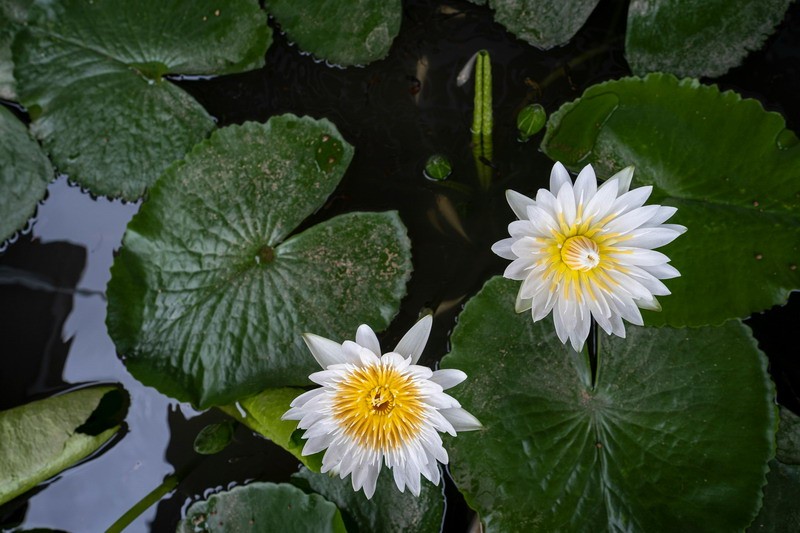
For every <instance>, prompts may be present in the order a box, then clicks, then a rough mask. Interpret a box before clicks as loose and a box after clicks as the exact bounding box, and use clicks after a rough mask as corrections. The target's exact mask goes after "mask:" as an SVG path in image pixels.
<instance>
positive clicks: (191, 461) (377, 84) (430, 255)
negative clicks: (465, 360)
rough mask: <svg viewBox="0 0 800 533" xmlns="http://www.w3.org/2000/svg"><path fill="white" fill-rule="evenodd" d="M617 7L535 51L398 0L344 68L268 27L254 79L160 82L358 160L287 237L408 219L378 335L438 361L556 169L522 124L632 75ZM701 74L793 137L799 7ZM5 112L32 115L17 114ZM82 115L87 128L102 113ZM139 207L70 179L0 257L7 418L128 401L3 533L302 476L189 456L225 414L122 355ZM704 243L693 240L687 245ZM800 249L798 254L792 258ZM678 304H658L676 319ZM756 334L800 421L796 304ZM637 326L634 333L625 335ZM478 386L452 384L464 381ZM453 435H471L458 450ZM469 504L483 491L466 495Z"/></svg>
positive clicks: (491, 27) (450, 510)
mask: <svg viewBox="0 0 800 533" xmlns="http://www.w3.org/2000/svg"><path fill="white" fill-rule="evenodd" d="M626 5H627V2H621V1H612V0H602V1H600V3H599V5H598V7H597V8H596V9H595V10H594V12H593V13H592V15H591V16H590V17H589V19H588V21H587V22H586V24H585V25H584V26H583V27H582V28H581V29H580V31H578V33H577V34H576V35H575V36H574V37H573V38H572V39H570V40H569V43H567V44H566V45H564V46H559V47H555V48H552V49H550V50H547V51H541V50H538V49H537V48H535V47H533V46H531V45H529V44H528V43H526V42H524V41H523V40H521V39H518V38H516V37H515V36H514V35H512V34H511V33H509V32H508V31H507V30H506V29H505V28H504V27H503V26H502V25H500V24H498V23H497V22H495V21H494V17H493V12H492V11H491V10H490V9H489V8H487V7H485V6H477V5H474V4H471V3H468V2H457V1H451V2H425V1H407V2H404V3H403V9H402V21H401V26H400V31H399V34H398V36H397V37H396V38H395V39H394V41H393V42H392V45H391V49H390V50H389V53H388V56H387V57H386V58H384V59H381V60H378V61H375V62H372V63H369V64H368V65H366V66H363V67H348V68H341V67H336V66H331V65H329V64H328V63H326V62H325V61H320V60H318V59H316V58H315V57H313V56H312V55H310V54H308V53H305V52H303V51H301V50H300V49H299V47H298V46H297V45H295V44H293V43H292V42H290V40H289V38H288V37H287V36H286V35H285V34H284V33H282V32H281V31H280V26H279V25H278V24H277V23H276V21H275V20H274V19H272V18H270V20H269V24H270V26H271V27H272V28H273V30H274V33H273V42H272V44H271V45H270V47H269V49H268V50H267V53H266V57H265V60H264V66H263V67H260V68H258V69H255V70H249V71H247V72H243V73H238V74H229V75H222V76H217V77H206V76H195V75H186V76H173V77H170V78H169V79H170V80H171V81H170V82H171V83H174V84H176V85H177V86H178V87H180V88H181V89H183V90H184V91H186V92H187V93H188V94H189V95H191V96H192V97H193V98H194V99H196V100H197V101H198V102H199V103H200V105H202V107H203V108H204V109H205V110H206V111H207V112H208V113H209V114H210V115H211V116H212V117H214V119H215V121H216V127H217V128H223V127H225V126H229V125H236V124H242V123H244V122H247V121H256V122H261V123H263V122H266V121H267V120H268V119H270V118H271V117H276V116H279V115H282V114H285V113H292V114H294V115H297V116H304V115H307V116H310V117H313V118H315V119H321V118H326V119H328V120H330V121H331V122H332V123H333V124H335V126H336V128H338V131H339V132H340V133H341V136H342V137H343V139H344V140H346V141H347V143H349V144H351V145H352V146H353V147H354V149H355V151H354V155H353V158H352V161H351V163H350V165H349V166H348V167H347V169H346V173H345V174H344V176H343V178H342V179H341V182H340V183H339V184H338V185H337V186H336V187H335V190H334V191H333V193H332V194H330V196H329V197H328V198H327V200H326V201H325V202H324V205H322V207H321V208H319V209H318V210H316V211H315V212H314V213H313V214H312V215H311V216H309V217H308V218H306V219H305V220H304V221H303V222H302V223H301V224H300V225H299V227H297V229H295V230H294V231H293V232H292V234H293V235H296V234H299V233H301V232H303V231H304V230H306V229H308V228H312V227H313V226H315V225H317V224H319V223H322V222H324V221H328V220H330V219H332V218H333V217H335V216H337V215H341V214H345V213H352V212H358V211H367V212H379V211H390V210H395V211H397V212H398V213H399V217H400V219H401V220H402V223H403V224H404V225H405V227H406V228H407V233H408V237H409V239H410V241H411V251H412V264H413V274H412V275H411V277H410V281H409V282H408V284H407V286H406V289H405V290H406V294H405V296H404V297H403V298H402V301H401V302H400V306H399V311H397V313H396V315H395V316H394V317H393V318H392V320H391V322H390V324H389V326H388V327H387V328H386V329H385V330H384V331H382V332H379V333H378V336H379V339H380V341H381V345H382V346H383V347H384V348H385V349H387V350H388V347H392V346H395V345H396V344H397V343H398V341H399V340H400V339H401V338H402V337H403V335H404V333H405V332H406V331H407V330H408V329H409V328H411V327H412V326H413V325H414V323H415V322H416V321H417V320H418V318H419V317H421V316H424V315H425V314H427V313H433V317H434V323H433V329H432V331H431V334H430V338H429V340H428V343H427V346H426V347H425V351H424V353H423V354H422V357H421V359H420V364H423V365H426V366H430V367H433V368H437V367H438V364H439V362H440V361H441V359H442V357H443V356H444V355H445V354H447V353H449V352H450V351H451V349H452V346H451V341H450V335H451V333H452V332H453V329H454V328H455V327H456V324H457V323H460V322H461V320H460V319H459V318H458V317H459V315H460V313H462V311H463V310H464V305H465V304H466V303H467V302H468V301H469V300H470V299H471V298H472V297H474V296H475V295H476V294H478V293H479V291H481V288H482V287H483V286H484V284H485V283H486V282H487V280H489V279H490V278H492V276H496V275H502V273H503V271H504V269H505V268H506V266H507V264H508V261H507V260H505V259H502V258H500V257H498V256H497V255H495V254H494V253H492V251H491V246H492V244H493V243H495V242H497V241H498V240H500V239H503V238H505V237H507V236H508V230H507V227H508V224H509V222H511V221H512V219H513V213H512V212H511V210H510V209H509V207H508V204H507V201H506V196H505V191H506V190H507V189H512V190H516V191H520V192H522V193H523V194H526V195H529V196H531V197H533V196H534V195H535V194H536V190H537V189H539V188H540V187H545V188H546V187H547V184H548V179H549V175H550V171H551V168H552V165H553V160H551V158H549V157H548V156H547V155H545V153H544V152H543V150H542V148H541V146H540V145H541V143H542V140H543V135H544V131H542V132H539V133H537V134H535V135H534V136H533V137H532V138H531V139H529V140H527V141H525V142H523V141H521V140H520V139H519V132H518V130H517V125H516V119H517V114H518V113H519V111H520V110H521V109H522V108H523V107H525V106H526V105H529V104H533V103H538V104H540V105H541V106H543V108H544V109H545V110H546V112H547V114H548V115H550V116H552V114H553V113H554V112H555V111H556V110H558V109H559V107H560V106H561V105H562V104H564V103H566V102H570V101H572V100H575V99H576V98H579V97H580V96H581V95H582V94H583V92H584V90H586V89H587V88H588V87H590V86H593V85H595V84H598V83H600V82H604V81H606V80H616V79H619V78H621V77H624V76H629V75H631V70H630V68H629V66H628V63H627V62H626V59H625V57H626V56H625V31H626V13H627V8H626ZM479 50H487V51H488V52H489V54H490V58H491V71H492V110H493V119H494V124H493V133H492V136H491V143H492V154H491V157H490V159H491V161H485V160H483V161H482V160H481V159H480V158H476V156H475V155H474V153H473V149H474V142H473V136H472V134H471V132H470V127H471V126H472V122H473V108H474V94H473V91H474V84H473V81H472V79H470V81H469V82H468V83H466V84H464V85H461V86H459V85H457V83H456V78H457V76H458V75H459V72H460V71H461V69H462V67H464V65H465V64H466V62H467V61H468V60H469V59H470V57H471V56H472V55H473V54H474V53H476V52H478V51H479ZM701 81H702V82H703V83H714V84H717V85H718V86H719V88H720V89H721V90H729V89H730V90H735V91H736V92H738V93H739V94H741V95H742V96H743V97H746V98H755V99H757V100H758V101H759V102H761V104H762V105H763V107H764V108H765V109H766V110H768V111H775V112H777V113H780V114H781V115H782V116H783V118H784V119H785V120H786V127H787V128H788V129H790V130H793V131H798V129H799V128H800V101H798V99H797V94H800V4H798V3H797V2H794V3H793V4H792V5H791V6H790V7H789V10H788V12H787V14H786V17H785V19H784V20H783V22H782V23H781V24H780V25H779V26H778V27H777V29H776V31H775V33H774V34H773V35H772V36H770V37H769V38H768V39H767V40H766V42H765V43H764V45H763V47H761V48H760V49H759V50H757V51H754V52H752V53H750V54H749V55H748V56H747V57H746V58H745V59H744V61H743V62H742V64H741V66H738V67H735V68H733V69H731V70H730V71H729V72H728V73H727V74H725V75H722V76H718V77H715V78H701ZM0 104H2V105H3V106H4V107H5V108H6V109H7V110H10V111H11V112H13V113H14V114H15V116H16V117H17V118H19V119H21V120H22V121H24V122H25V123H26V124H29V123H30V122H31V117H30V116H29V115H28V114H27V111H26V110H25V108H23V107H21V106H20V105H19V104H16V103H14V102H12V101H10V100H2V101H0ZM85 112H86V114H87V115H90V116H91V115H92V114H93V113H96V112H98V110H96V109H91V108H90V109H86V110H85ZM685 127H686V128H687V129H691V128H693V127H694V126H692V125H690V124H686V126H685ZM731 127H732V128H741V127H742V125H741V124H734V125H732V126H731ZM436 154H441V155H443V156H445V157H446V158H447V159H448V160H449V161H450V163H451V164H452V173H451V174H450V175H449V177H447V179H445V180H442V181H437V180H433V179H430V178H428V177H426V176H425V174H424V168H425V164H426V161H427V160H428V158H429V157H431V156H433V155H436ZM570 168H571V169H572V167H570ZM794 176H796V179H795V182H796V181H797V180H798V179H800V169H798V168H797V167H795V172H794ZM600 177H601V178H605V177H607V176H606V175H601V176H600ZM147 201H148V200H147V199H145V200H144V202H147ZM142 205H143V201H142V200H136V201H130V202H125V201H122V200H119V199H109V198H107V197H104V196H99V197H98V196H95V195H94V194H92V193H91V192H90V191H89V190H87V189H84V188H81V187H80V186H78V185H76V184H73V183H72V182H71V181H70V176H68V175H64V174H61V175H59V176H58V177H57V178H56V179H54V180H53V181H52V182H51V183H50V184H49V185H48V186H47V195H46V197H45V199H44V200H42V201H41V202H40V203H39V205H38V207H37V209H36V214H35V216H34V218H33V219H32V220H31V221H30V222H29V224H28V226H27V227H26V228H25V229H24V230H23V231H21V232H19V233H18V234H16V235H15V236H14V237H13V238H12V239H10V241H9V242H7V243H6V244H5V245H4V247H3V248H4V249H3V251H2V253H0V295H1V296H0V323H2V325H3V326H2V328H1V329H0V330H1V331H2V334H1V336H0V346H2V349H0V353H1V354H2V355H1V356H0V365H2V366H0V368H1V369H2V370H0V410H5V409H10V408H12V407H17V406H20V405H23V404H25V403H28V402H31V401H34V400H39V399H43V398H46V397H50V396H52V395H53V394H55V393H59V392H64V391H67V390H72V389H77V388H81V387H83V386H86V385H88V384H101V383H102V384H119V385H121V386H122V387H123V388H124V390H125V391H126V392H127V394H128V395H129V406H128V410H127V414H126V415H125V417H124V421H123V422H122V429H121V430H120V431H119V432H117V434H116V435H115V436H114V437H113V438H112V439H111V440H110V441H109V442H108V443H107V444H106V445H105V446H104V447H103V448H102V449H101V450H100V451H99V452H98V453H96V454H95V455H93V456H91V457H90V458H89V459H87V460H86V461H84V462H82V463H79V464H78V465H77V466H73V467H71V468H69V469H67V470H64V471H63V472H61V473H59V474H58V475H57V476H55V477H53V478H52V479H50V480H49V481H47V482H45V483H42V484H40V485H39V486H37V487H36V488H34V489H32V490H30V491H28V492H26V493H25V494H24V495H22V496H19V497H17V498H15V499H14V500H12V501H11V502H9V503H6V504H4V505H3V506H0V526H2V528H3V530H4V531H5V530H15V529H16V528H19V529H21V530H30V529H34V528H46V529H52V530H58V531H69V532H93V531H104V530H105V529H106V528H108V527H109V526H111V524H113V523H114V522H115V521H116V520H118V519H119V518H120V517H121V516H123V515H124V514H125V513H126V512H127V511H128V510H129V509H131V508H132V507H134V506H135V505H136V504H137V503H138V502H140V500H142V498H144V497H145V496H147V495H148V493H150V492H151V491H152V490H154V489H155V488H156V487H159V486H160V485H161V484H162V482H163V481H164V480H165V478H169V476H172V475H174V474H176V473H177V478H178V479H177V484H176V486H175V487H174V489H172V490H167V491H166V493H165V494H164V495H163V496H161V495H159V497H155V498H154V501H153V502H151V503H152V505H151V506H149V507H147V508H144V510H143V511H142V512H141V514H140V515H138V517H136V518H135V519H134V520H133V522H132V523H131V524H130V526H129V527H128V529H127V530H126V531H132V532H136V531H174V530H175V528H176V526H177V524H178V522H179V521H180V520H181V518H183V517H184V516H185V513H186V512H187V509H188V507H189V506H190V505H191V504H192V503H194V502H197V501H200V500H204V499H206V498H207V497H209V496H210V495H211V494H213V493H216V492H219V491H222V490H225V489H230V488H232V487H234V486H239V485H243V484H247V483H251V482H253V481H271V482H275V483H288V482H290V480H291V479H292V474H294V473H295V472H297V470H298V465H299V462H298V459H297V458H296V457H294V456H293V455H291V454H290V453H288V452H287V451H285V450H284V449H283V448H281V447H280V446H278V445H276V444H273V443H272V442H270V441H269V440H267V439H265V438H263V437H261V436H260V435H258V434H257V433H254V432H253V431H252V430H251V429H250V428H248V427H246V426H245V425H243V424H237V425H236V426H235V430H234V435H233V438H232V441H231V443H230V444H229V445H228V446H227V447H226V448H224V449H223V450H222V451H220V452H219V453H215V454H211V455H201V454H198V453H196V451H195V450H194V441H195V438H196V436H197V435H198V433H199V432H200V431H201V430H202V429H203V428H205V427H206V426H208V425H209V424H214V423H220V422H224V421H226V420H230V417H229V416H228V415H226V414H224V413H222V412H221V411H219V410H217V409H209V410H202V411H201V410H197V409H195V408H193V407H192V405H191V403H188V402H179V401H177V400H175V399H172V398H170V397H169V396H166V395H164V394H162V393H161V392H159V391H158V390H156V389H155V388H152V387H150V386H146V385H144V384H143V383H141V382H140V381H139V380H138V379H136V378H134V377H133V376H132V375H131V373H130V372H129V371H128V369H127V368H126V364H125V362H123V360H122V359H121V357H120V355H118V352H117V348H116V346H115V343H114V342H113V341H112V339H111V337H110V336H109V333H108V329H107V325H106V324H107V303H108V300H107V298H106V287H107V284H108V283H109V280H110V278H111V272H110V268H111V266H112V263H114V260H115V255H116V254H117V253H118V250H119V249H120V247H121V243H122V239H123V235H124V234H125V231H126V227H127V225H128V222H129V221H130V220H131V219H132V217H133V216H134V215H135V214H136V213H137V212H138V211H139V210H140V208H141V207H142ZM794 221H795V223H796V222H797V219H796V214H795V219H794ZM681 223H683V222H681ZM687 225H688V224H687ZM779 229H780V228H779ZM695 231H698V229H697V228H693V227H690V228H689V233H687V235H689V234H691V232H695ZM770 238H771V235H765V236H763V239H764V240H767V241H768V240H769V239H770ZM798 247H800V243H798V242H795V247H794V253H795V257H798V256H800V254H798V252H797V250H798ZM666 283H667V285H668V286H670V281H669V280H668V281H667V282H666ZM793 288H796V286H795V287H793ZM731 290H735V288H732V289H731ZM669 298H670V296H664V297H663V299H662V298H660V301H662V302H664V305H665V307H666V306H667V303H666V302H667V300H668V299H669ZM314 304H315V305H322V303H321V302H314ZM762 309H763V307H762ZM525 316H526V317H528V316H529V315H527V314H525ZM647 316H648V317H649V316H651V315H647ZM743 318H744V317H743ZM648 319H649V318H648ZM648 319H646V320H648ZM745 323H746V324H747V325H749V326H750V327H751V328H752V329H753V335H754V337H755V339H756V340H757V341H758V346H759V347H760V349H761V350H762V351H763V352H764V353H765V354H766V356H767V358H768V360H769V365H768V369H769V373H770V376H771V378H772V380H773V381H774V383H775V385H776V390H777V403H778V404H779V405H781V406H783V407H784V408H787V409H789V410H791V411H793V412H794V413H800V360H798V357H797V348H796V346H797V330H796V328H797V326H798V324H800V298H798V295H797V293H796V292H795V293H793V294H792V296H791V297H790V298H789V301H788V304H787V305H785V306H776V307H775V308H773V309H769V310H765V311H764V312H758V313H755V314H753V316H752V317H750V318H749V319H747V320H746V321H745ZM635 328H636V326H632V325H627V330H628V332H629V334H630V332H631V330H633V329H635ZM354 334H355V330H353V331H352V332H351V333H350V335H351V337H348V338H352V335H354ZM602 338H605V335H602ZM335 340H336V341H337V342H342V341H344V340H345V339H344V338H340V339H335ZM565 350H566V349H565ZM486 357H487V358H491V357H492V355H491V354H486ZM601 363H602V361H601ZM467 373H468V374H469V378H468V380H467V381H466V383H465V385H462V386H461V387H468V386H469V383H470V380H471V379H472V378H473V374H472V373H470V372H467ZM458 390H459V389H456V392H454V393H453V395H454V396H458V392H457V391H458ZM465 405H466V403H465ZM484 425H486V422H485V421H484ZM462 438H465V439H466V438H469V434H464V436H463V437H462V435H459V436H458V437H457V439H462ZM446 442H450V441H446ZM7 445H8V443H7V442H0V447H3V446H7ZM453 468H455V469H457V468H458V466H457V465H456V464H454V465H453ZM2 475H3V473H2V472H0V477H2ZM382 475H383V476H387V477H391V476H390V474H389V473H387V472H384V473H383V474H382ZM423 483H427V481H426V480H423ZM169 488H171V487H169ZM437 490H438V489H437ZM442 490H443V491H444V494H445V501H446V506H445V511H444V520H443V526H442V528H443V530H444V531H468V530H470V529H469V528H470V527H471V526H472V527H475V524H476V523H477V522H475V520H476V519H475V512H474V511H473V510H471V509H470V507H469V506H468V505H467V503H466V501H465V498H464V496H462V494H461V493H460V492H459V489H458V488H457V487H456V484H455V483H454V482H453V480H452V479H451V478H450V477H449V475H445V482H444V486H443V488H442ZM484 490H487V489H484ZM472 498H477V496H475V494H474V493H472V494H470V496H468V498H467V499H468V500H470V499H472ZM603 527H605V526H603ZM599 529H602V527H600V526H598V530H599ZM634 529H635V528H634ZM473 531H474V529H473Z"/></svg>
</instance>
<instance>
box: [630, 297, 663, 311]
mask: <svg viewBox="0 0 800 533" xmlns="http://www.w3.org/2000/svg"><path fill="white" fill-rule="evenodd" d="M636 305H638V306H639V307H640V308H642V309H647V310H649V311H661V304H660V303H658V300H657V299H656V298H655V296H653V297H652V298H646V299H641V300H636Z"/></svg>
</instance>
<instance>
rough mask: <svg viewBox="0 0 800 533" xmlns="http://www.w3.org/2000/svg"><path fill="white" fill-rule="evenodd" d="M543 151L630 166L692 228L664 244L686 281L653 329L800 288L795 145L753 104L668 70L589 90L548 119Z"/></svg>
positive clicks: (652, 319)
mask: <svg viewBox="0 0 800 533" xmlns="http://www.w3.org/2000/svg"><path fill="white" fill-rule="evenodd" d="M542 148H543V149H544V151H545V153H546V154H547V155H548V156H549V157H550V158H551V159H553V160H558V161H561V162H562V163H564V164H565V165H566V166H567V167H569V168H571V169H572V170H578V169H579V168H581V167H582V166H583V165H585V164H587V163H591V164H592V165H593V166H594V167H595V170H596V171H598V174H599V175H600V176H603V175H605V176H611V175H612V174H613V173H614V172H616V171H617V170H619V169H621V168H623V167H626V166H628V165H635V166H636V172H635V174H634V180H635V181H637V182H638V184H639V185H652V186H653V187H654V191H653V195H652V197H651V199H652V201H654V202H657V203H662V204H666V205H672V206H675V207H677V208H678V212H677V213H676V214H675V216H673V217H672V219H670V222H675V223H676V224H683V225H684V226H686V227H687V228H689V231H688V232H687V233H686V234H685V235H683V236H681V238H680V239H677V240H676V241H675V242H673V243H671V244H669V245H667V246H665V247H664V248H663V249H662V251H663V252H664V253H665V254H666V255H668V256H669V257H670V258H671V259H672V264H673V265H674V266H675V268H677V269H678V270H679V271H680V273H681V277H680V278H676V279H672V280H669V282H668V283H667V286H668V287H669V289H670V290H671V291H672V295H671V296H667V297H664V298H661V299H659V301H660V302H661V305H662V312H660V313H653V312H645V313H643V314H644V315H645V323H646V324H655V325H659V324H668V325H671V326H684V325H690V326H697V325H706V324H719V323H722V322H723V321H724V320H726V319H729V318H733V317H742V318H744V317H747V316H749V315H750V314H752V313H754V312H757V311H761V310H764V309H767V308H769V307H772V306H773V305H776V304H783V303H785V302H786V300H787V298H788V296H789V292H791V290H793V289H798V288H800V270H799V269H798V266H800V143H798V139H797V136H796V135H795V134H794V132H792V131H790V130H787V129H786V125H785V122H784V120H783V117H781V116H780V115H778V114H777V113H768V112H766V111H764V109H763V108H762V107H761V104H759V103H758V102H757V101H755V100H748V99H742V98H741V97H740V96H739V95H738V94H736V93H734V92H731V91H726V92H720V91H719V89H718V88H717V87H716V86H713V85H712V86H707V85H702V84H700V83H698V82H697V81H696V80H689V79H687V80H683V81H678V80H677V79H676V78H675V77H673V76H671V75H667V74H651V75H648V76H646V77H645V78H624V79H622V80H617V81H611V82H606V83H601V84H598V85H594V86H592V87H590V88H589V89H587V90H586V92H584V94H583V96H582V97H581V98H579V99H578V100H576V101H574V102H570V103H567V104H564V105H563V106H562V107H561V108H560V109H559V110H558V111H557V112H556V113H554V114H553V115H551V117H550V120H549V122H548V125H547V133H546V135H545V138H544V141H543V142H542Z"/></svg>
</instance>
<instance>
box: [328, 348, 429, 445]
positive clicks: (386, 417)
mask: <svg viewBox="0 0 800 533" xmlns="http://www.w3.org/2000/svg"><path fill="white" fill-rule="evenodd" d="M423 413H424V405H423V402H422V401H421V400H420V393H419V388H418V387H417V385H416V384H415V383H414V382H413V380H412V379H411V377H410V376H408V375H405V374H402V373H401V372H398V371H397V370H396V369H395V367H393V366H391V365H385V364H379V365H372V366H368V367H362V368H358V369H356V370H354V371H353V372H352V373H351V374H350V375H349V376H348V377H347V379H346V380H345V381H342V382H341V383H339V384H338V386H337V390H336V393H335V397H334V400H333V416H334V419H335V420H336V422H337V423H338V424H339V425H340V426H341V427H343V428H344V431H345V433H346V434H347V435H349V436H350V437H352V438H354V439H355V440H356V441H357V442H358V443H359V444H360V445H362V446H365V447H369V448H371V449H373V450H382V451H388V450H393V449H395V448H397V447H398V446H400V445H401V444H403V443H404V442H407V441H408V440H409V439H412V438H414V437H415V436H416V435H417V434H418V433H419V431H420V429H421V427H422V424H423Z"/></svg>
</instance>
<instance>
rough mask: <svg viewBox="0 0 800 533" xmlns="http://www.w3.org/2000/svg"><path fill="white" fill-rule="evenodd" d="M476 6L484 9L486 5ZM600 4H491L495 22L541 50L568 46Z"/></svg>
mask: <svg viewBox="0 0 800 533" xmlns="http://www.w3.org/2000/svg"><path fill="white" fill-rule="evenodd" d="M472 1H473V3H476V4H479V5H483V4H485V3H486V2H485V1H482V2H475V1H474V0H472ZM599 1H600V0H489V7H491V8H492V9H494V11H495V13H494V19H495V21H497V22H499V23H500V24H502V25H503V26H505V27H506V29H508V31H510V32H511V33H513V34H514V35H516V36H517V37H519V38H520V39H522V40H523V41H525V42H527V43H528V44H532V45H533V46H535V47H536V48H539V49H541V50H547V49H549V48H553V47H554V46H560V45H562V44H566V43H567V42H569V40H570V39H572V38H573V37H574V36H575V34H576V33H578V30H580V29H581V28H582V27H583V25H584V23H585V22H586V19H588V18H589V15H591V14H592V11H594V8H595V6H597V4H598V2H599Z"/></svg>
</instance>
